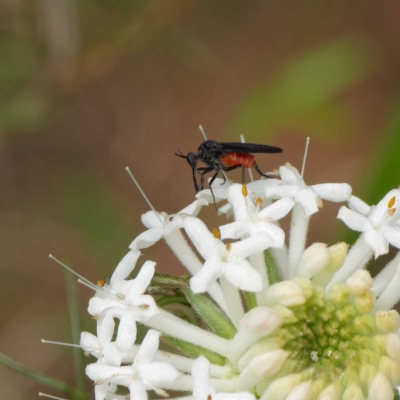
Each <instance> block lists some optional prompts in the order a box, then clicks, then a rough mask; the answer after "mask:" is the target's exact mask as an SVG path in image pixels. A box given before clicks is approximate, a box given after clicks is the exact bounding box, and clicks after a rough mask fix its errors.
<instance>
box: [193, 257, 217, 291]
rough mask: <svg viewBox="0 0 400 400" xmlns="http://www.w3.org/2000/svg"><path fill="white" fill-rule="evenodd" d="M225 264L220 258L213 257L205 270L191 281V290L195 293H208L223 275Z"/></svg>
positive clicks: (205, 265)
mask: <svg viewBox="0 0 400 400" xmlns="http://www.w3.org/2000/svg"><path fill="white" fill-rule="evenodd" d="M224 266H225V263H222V262H221V261H220V260H219V258H217V257H214V256H211V257H210V258H209V259H208V260H207V261H206V262H205V263H204V265H203V268H202V269H201V270H200V271H199V272H198V273H197V274H196V275H195V276H194V277H193V278H191V279H190V288H191V289H192V291H193V293H204V292H206V291H208V290H209V289H210V288H211V286H212V285H213V283H214V282H215V281H216V280H217V279H218V278H219V277H220V276H221V275H222V273H223V271H224Z"/></svg>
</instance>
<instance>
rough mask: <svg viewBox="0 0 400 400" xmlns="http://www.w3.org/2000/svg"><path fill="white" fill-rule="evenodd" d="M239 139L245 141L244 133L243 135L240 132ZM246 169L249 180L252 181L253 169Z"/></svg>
mask: <svg viewBox="0 0 400 400" xmlns="http://www.w3.org/2000/svg"><path fill="white" fill-rule="evenodd" d="M240 141H241V142H242V143H246V141H245V140H244V135H243V134H240ZM247 170H248V171H249V176H250V180H251V181H252V182H254V177H253V171H252V169H251V168H248V169H247Z"/></svg>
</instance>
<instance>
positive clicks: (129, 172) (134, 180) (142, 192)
mask: <svg viewBox="0 0 400 400" xmlns="http://www.w3.org/2000/svg"><path fill="white" fill-rule="evenodd" d="M125 169H126V171H127V172H128V174H129V176H130V177H131V179H132V180H133V182H134V183H135V185H136V187H137V188H138V190H139V192H140V194H141V195H142V196H143V198H144V199H145V201H146V203H147V204H148V205H149V207H150V208H151V209H152V210H153V211H154V213H155V214H156V215H157V217H158V219H159V220H160V222H161V224H162V225H163V226H165V223H164V221H163V220H162V219H161V217H160V215H159V214H158V212H157V211H156V209H155V208H154V207H153V205H152V204H151V203H150V200H149V199H148V198H147V196H146V195H145V194H144V191H143V189H142V188H141V187H140V185H139V183H138V181H137V180H136V179H135V177H134V176H133V174H132V172H131V170H130V169H129V167H125Z"/></svg>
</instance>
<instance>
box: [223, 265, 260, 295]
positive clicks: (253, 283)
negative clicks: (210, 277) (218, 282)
mask: <svg viewBox="0 0 400 400" xmlns="http://www.w3.org/2000/svg"><path fill="white" fill-rule="evenodd" d="M224 276H225V278H226V279H227V280H228V281H229V282H230V283H232V285H233V286H235V287H237V288H238V289H240V290H245V291H247V292H258V291H259V290H261V288H262V279H261V276H260V274H259V273H258V272H257V271H256V270H255V269H254V268H253V267H252V266H251V264H250V263H249V262H248V261H246V260H240V261H236V262H229V263H226V265H225V268H224Z"/></svg>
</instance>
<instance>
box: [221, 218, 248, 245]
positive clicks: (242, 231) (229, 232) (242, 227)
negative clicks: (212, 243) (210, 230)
mask: <svg viewBox="0 0 400 400" xmlns="http://www.w3.org/2000/svg"><path fill="white" fill-rule="evenodd" d="M252 225H253V223H252V222H250V221H246V220H241V221H235V222H232V223H230V224H226V225H222V226H220V227H219V231H220V233H221V239H222V240H223V239H227V238H229V239H239V238H241V237H242V236H244V235H246V233H248V232H249V231H250V228H251V227H252Z"/></svg>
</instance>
